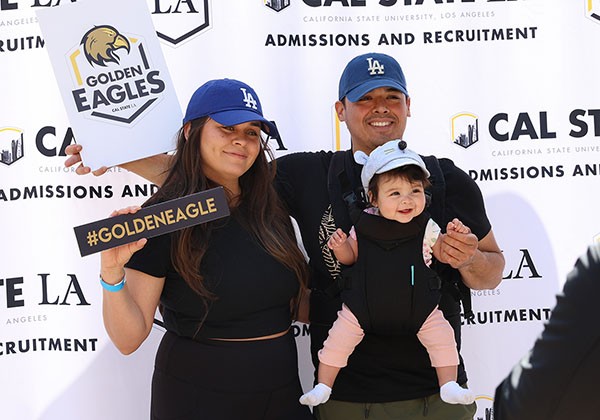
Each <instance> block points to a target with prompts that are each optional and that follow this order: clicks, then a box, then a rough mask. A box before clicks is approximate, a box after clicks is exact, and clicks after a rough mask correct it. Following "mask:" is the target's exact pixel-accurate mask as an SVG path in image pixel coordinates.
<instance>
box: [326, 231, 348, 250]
mask: <svg viewBox="0 0 600 420" xmlns="http://www.w3.org/2000/svg"><path fill="white" fill-rule="evenodd" d="M346 239H348V235H346V234H345V233H344V231H343V230H342V229H340V228H337V229H336V231H335V232H333V235H331V237H330V238H329V240H328V241H327V246H328V247H329V248H330V249H334V248H338V247H340V246H342V245H343V244H344V243H345V242H346Z"/></svg>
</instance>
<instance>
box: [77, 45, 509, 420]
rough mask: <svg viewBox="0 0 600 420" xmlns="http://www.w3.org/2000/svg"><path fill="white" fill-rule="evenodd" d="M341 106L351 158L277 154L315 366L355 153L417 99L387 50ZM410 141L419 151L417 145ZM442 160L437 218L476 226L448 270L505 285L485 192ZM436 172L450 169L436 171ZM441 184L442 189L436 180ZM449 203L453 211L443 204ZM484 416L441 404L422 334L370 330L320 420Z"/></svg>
mask: <svg viewBox="0 0 600 420" xmlns="http://www.w3.org/2000/svg"><path fill="white" fill-rule="evenodd" d="M335 109H336V112H337V114H338V117H339V119H340V121H343V122H345V123H346V126H347V128H348V130H349V132H350V136H351V140H352V150H351V151H347V152H338V153H341V154H343V156H342V155H337V156H341V159H337V158H336V159H337V160H336V161H339V162H341V163H340V164H338V165H337V167H336V168H333V166H332V165H333V164H332V161H333V159H334V153H332V152H324V151H321V152H314V153H311V152H306V153H294V154H290V155H286V156H283V157H281V158H279V159H277V163H276V164H277V179H276V183H277V188H278V191H279V192H280V194H281V196H282V198H283V200H284V201H285V203H286V204H287V206H288V209H289V211H290V214H291V216H292V217H294V219H296V221H297V222H298V226H299V228H300V232H301V234H302V241H303V245H304V247H305V249H306V251H307V254H308V256H309V258H310V265H311V269H312V272H313V278H312V284H311V287H312V289H313V293H312V296H311V305H310V311H311V312H310V320H311V353H312V358H313V363H314V364H315V367H316V366H318V358H317V355H316V352H317V351H318V350H319V349H320V348H321V347H322V344H323V341H324V340H325V338H326V337H327V332H328V330H329V328H330V327H331V325H332V323H333V321H334V320H335V318H336V313H337V311H338V310H339V309H340V307H341V300H340V297H339V289H336V288H335V287H333V285H335V284H336V283H335V282H334V279H335V278H336V276H337V275H338V274H339V272H340V265H339V263H338V262H337V261H336V259H335V257H334V256H333V254H332V253H331V250H330V249H329V248H328V247H327V240H328V239H329V236H330V235H331V234H332V233H333V232H334V231H335V229H336V228H337V227H342V229H344V230H345V231H346V232H347V231H348V229H349V227H350V224H351V221H350V218H349V215H348V210H347V207H346V205H345V202H344V199H343V197H342V195H343V194H344V192H346V185H345V184H349V186H350V189H351V190H352V191H357V189H358V188H359V187H360V185H361V183H360V171H361V166H360V165H358V164H356V163H355V162H354V160H353V158H352V153H353V152H356V151H358V150H361V151H363V152H365V153H366V154H369V153H370V152H371V151H372V150H373V149H374V148H375V147H377V146H379V145H381V144H383V143H385V142H387V141H389V140H393V139H402V136H403V134H404V130H405V128H406V123H407V118H408V117H409V116H410V97H409V96H408V90H407V88H406V81H405V78H404V74H403V72H402V69H401V67H400V65H399V64H398V62H397V61H396V60H395V59H394V58H392V57H390V56H388V55H385V54H377V53H369V54H363V55H360V56H358V57H355V58H354V59H352V60H351V61H350V62H349V63H348V65H347V66H346V68H345V69H344V72H343V73H342V76H341V79H340V85H339V100H338V101H337V102H336V103H335ZM409 146H410V147H411V148H413V149H415V145H414V144H410V145H409ZM80 150H81V149H80V147H79V146H77V145H72V146H69V148H68V149H67V153H68V154H74V156H72V157H70V158H69V159H68V160H67V162H66V165H67V166H71V165H73V164H75V163H77V162H78V161H79V156H78V155H77V153H78V152H79V151H80ZM167 162H168V157H167V155H159V156H154V157H152V158H148V159H144V160H140V161H136V162H130V163H128V164H126V165H124V167H125V168H126V169H128V170H130V171H133V172H135V173H138V174H139V175H141V176H143V177H145V178H147V179H149V180H151V181H153V182H155V183H158V184H160V182H161V180H162V176H163V174H164V168H166V166H167ZM436 162H437V160H436ZM439 167H440V169H441V173H443V182H444V183H445V188H442V191H443V194H442V196H439V197H436V196H435V194H434V198H433V205H432V208H431V209H432V211H431V213H432V216H433V218H434V219H436V216H435V215H434V213H435V214H437V217H438V218H443V219H444V220H436V222H437V223H438V224H439V225H440V226H446V225H447V222H448V221H449V220H451V219H452V218H454V217H458V218H459V219H460V220H461V221H463V222H464V223H465V225H467V226H469V227H470V228H471V231H472V232H473V233H471V234H459V233H456V232H449V233H448V234H447V235H445V237H444V242H443V247H442V253H443V254H445V255H451V256H452V257H453V258H454V259H456V260H457V261H458V262H457V263H455V264H454V265H453V267H448V268H447V272H448V273H449V275H450V276H452V274H453V273H460V278H462V282H463V283H464V284H465V285H466V286H468V287H470V288H472V289H492V288H495V287H496V286H497V285H498V284H499V283H500V281H501V279H502V270H503V268H504V258H503V256H502V253H501V251H500V248H499V247H498V244H497V243H496V240H495V238H494V235H493V232H492V229H491V225H490V223H489V221H488V219H487V216H486V214H485V208H484V204H483V199H482V196H481V192H480V191H479V188H478V187H477V185H476V184H475V182H474V181H473V180H472V179H471V178H470V177H469V176H468V175H467V174H466V173H465V172H463V171H462V170H460V169H458V168H456V167H455V166H454V164H453V163H452V162H451V161H449V160H447V159H440V160H439ZM330 168H332V169H335V171H330ZM428 169H429V168H428ZM104 171H105V170H104V169H102V170H99V171H97V172H96V174H101V173H103V172H104ZM87 172H89V168H85V167H79V168H77V173H87ZM334 172H335V173H334ZM430 172H431V173H432V174H433V173H439V172H440V170H435V171H434V169H433V168H431V170H430ZM338 175H341V176H338ZM344 180H347V181H348V182H347V183H345V182H344ZM440 181H441V180H440V179H438V180H437V183H439V182H440ZM432 183H433V184H434V188H435V187H436V180H432ZM436 201H437V203H436ZM442 208H443V209H445V210H443V211H441V210H440V209H442ZM459 281H460V280H459ZM455 287H456V286H453V285H451V284H450V283H448V286H447V287H445V288H444V290H443V294H442V301H441V303H440V308H441V309H442V310H443V312H444V315H445V316H446V318H447V319H448V320H449V321H450V323H451V324H452V326H453V328H454V330H455V334H456V341H457V343H458V345H459V347H460V322H461V320H460V303H459V301H458V300H457V293H456V289H455ZM466 380H467V378H466V374H465V371H464V367H463V366H462V363H461V367H460V369H459V378H458V382H459V383H460V384H464V383H466ZM474 413H475V404H471V405H469V406H464V405H449V404H446V403H443V402H442V401H441V399H440V398H439V386H438V383H437V378H436V374H435V370H434V369H433V368H432V367H431V364H430V362H429V358H428V355H427V352H426V351H425V349H424V347H423V346H422V345H421V344H420V343H419V342H418V340H417V338H416V336H401V337H398V336H385V337H382V336H373V335H369V334H367V335H366V337H365V339H364V340H363V342H362V343H361V344H360V345H359V346H358V347H357V348H356V349H355V351H354V353H353V355H352V356H351V357H350V359H349V361H348V366H347V367H346V368H344V369H343V370H342V371H341V373H340V375H339V376H338V379H337V381H336V384H335V387H334V389H333V393H332V396H331V399H330V400H329V401H328V402H327V403H326V404H323V405H320V406H318V407H315V414H316V415H317V417H318V418H319V419H320V420H353V419H365V418H369V419H376V420H379V419H382V420H383V419H392V418H394V419H397V418H402V419H421V418H426V419H427V420H437V419H439V420H453V419H457V420H462V419H464V420H471V419H472V418H473V415H474Z"/></svg>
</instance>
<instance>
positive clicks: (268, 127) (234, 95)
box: [183, 79, 279, 137]
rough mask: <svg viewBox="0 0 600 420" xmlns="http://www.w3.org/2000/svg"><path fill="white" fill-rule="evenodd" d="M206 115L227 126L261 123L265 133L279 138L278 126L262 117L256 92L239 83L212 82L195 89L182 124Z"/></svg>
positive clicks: (225, 80) (232, 81)
mask: <svg viewBox="0 0 600 420" xmlns="http://www.w3.org/2000/svg"><path fill="white" fill-rule="evenodd" d="M206 116H208V117H210V118H212V119H213V120H215V121H216V122H218V123H219V124H223V125H227V126H232V125H237V124H242V123H245V122H248V121H260V122H261V125H262V129H263V131H264V132H265V133H267V134H268V135H270V136H271V137H279V132H278V131H277V127H276V126H275V123H273V122H272V121H269V120H267V119H266V118H265V117H263V113H262V106H261V105H260V100H259V99H258V95H257V94H256V92H255V91H254V89H252V88H251V87H250V86H248V85H247V84H246V83H244V82H240V81H239V80H234V79H216V80H210V81H208V82H206V83H204V84H203V85H202V86H200V87H199V88H198V89H196V91H195V92H194V94H193V95H192V98H191V99H190V102H189V103H188V106H187V110H186V112H185V117H184V118H183V124H186V123H187V122H189V121H192V120H195V119H197V118H201V117H206Z"/></svg>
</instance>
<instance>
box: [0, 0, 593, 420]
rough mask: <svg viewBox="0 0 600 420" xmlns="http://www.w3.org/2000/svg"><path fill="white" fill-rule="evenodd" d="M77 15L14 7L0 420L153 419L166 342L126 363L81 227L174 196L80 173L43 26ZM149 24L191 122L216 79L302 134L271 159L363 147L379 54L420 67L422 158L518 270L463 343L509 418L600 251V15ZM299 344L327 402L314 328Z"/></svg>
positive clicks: (273, 12) (353, 5) (188, 7)
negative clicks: (249, 90) (552, 324)
mask: <svg viewBox="0 0 600 420" xmlns="http://www.w3.org/2000/svg"><path fill="white" fill-rule="evenodd" d="M69 3H75V0H71V1H69V0H62V1H60V0H0V98H1V99H0V215H1V217H0V235H1V236H0V238H1V239H0V241H1V242H0V244H1V253H0V375H1V378H2V379H1V380H0V411H1V414H0V417H1V418H3V419H10V420H14V419H19V420H33V419H44V420H50V419H86V420H95V419H98V420H99V419H106V418H110V419H115V420H120V419H123V420H125V419H127V420H130V419H144V418H148V415H149V395H150V379H151V374H152V369H153V358H154V353H155V351H156V347H157V345H158V343H159V341H160V339H161V337H162V334H163V330H162V329H161V328H160V327H158V326H157V327H155V328H154V330H153V331H152V333H151V334H150V337H149V338H148V340H147V341H146V342H145V343H144V344H143V345H142V347H141V348H140V349H139V350H138V351H136V352H135V353H134V354H132V355H130V356H123V355H121V354H120V353H119V352H118V351H117V350H116V349H115V348H114V346H113V345H112V343H111V342H110V340H109V339H108V337H107V335H106V333H105V331H104V327H103V324H102V316H101V287H100V284H99V281H98V272H99V257H98V254H93V255H88V256H85V257H81V256H80V253H79V250H78V246H77V242H76V238H75V235H74V233H73V227H75V226H79V225H83V224H86V223H89V222H91V221H95V220H100V219H103V218H105V217H107V216H108V215H109V214H110V213H111V211H112V210H114V209H117V208H120V207H124V206H129V205H135V204H141V203H142V202H144V201H145V200H146V199H147V198H148V197H149V196H150V195H151V194H152V193H154V192H155V191H156V190H157V187H156V186H155V185H152V184H151V183H149V182H147V181H146V180H144V179H142V178H140V177H138V176H136V175H135V174H132V173H129V172H127V171H125V170H123V169H120V168H118V167H115V168H112V169H110V170H109V172H108V173H107V174H105V175H103V176H101V177H93V176H91V175H90V176H78V175H76V174H75V172H74V170H73V169H68V168H65V167H64V161H65V159H66V156H65V152H64V149H65V147H66V146H67V145H69V144H71V143H73V142H75V141H77V140H78V138H77V132H76V130H74V129H73V127H72V126H71V125H70V123H69V120H68V118H67V112H66V111H65V107H64V105H63V102H62V99H61V94H60V91H59V89H58V84H57V81H56V78H55V76H54V72H53V68H52V66H51V62H50V59H49V55H48V48H47V45H46V40H45V39H44V36H43V35H42V31H41V29H40V25H39V22H38V17H37V14H36V12H37V11H38V10H40V9H42V8H51V7H68V5H69ZM78 3H83V4H85V3H90V5H91V4H92V3H94V4H97V3H102V2H101V1H100V0H78ZM147 8H148V12H149V13H150V15H151V19H152V22H153V24H154V27H155V29H156V33H157V35H158V38H159V40H160V49H161V50H162V53H163V55H164V58H165V61H166V64H167V66H168V69H169V72H170V76H171V79H172V81H173V84H174V88H175V91H176V95H177V101H178V102H179V104H180V106H181V107H185V105H186V104H187V101H188V99H189V98H190V96H191V94H192V93H193V91H194V90H195V89H196V88H197V87H198V86H199V85H201V84H202V83H204V82H205V81H207V80H210V79H214V78H223V77H229V78H235V79H239V80H243V81H245V82H247V83H248V84H250V85H251V86H253V87H254V88H255V89H256V90H257V92H258V93H259V95H260V98H261V101H262V104H263V109H264V112H265V115H266V116H267V117H269V118H270V119H274V120H275V121H276V122H277V126H278V127H279V130H280V132H281V133H282V139H281V141H280V142H275V141H273V143H272V145H271V146H272V147H273V149H275V153H276V155H277V156H282V155H284V154H287V153H292V152H296V151H305V150H321V149H325V150H336V149H345V148H348V147H349V144H350V140H349V136H348V133H347V131H346V127H345V126H344V124H343V123H340V122H339V121H338V120H337V119H336V117H335V113H334V108H333V104H334V102H335V100H336V99H337V86H338V80H339V77H340V75H341V72H342V70H343V68H344V66H345V64H346V63H347V62H348V61H349V60H350V59H351V58H353V57H354V56H356V55H358V54H362V53H367V52H382V53H386V54H390V55H393V56H394V57H395V58H396V59H397V60H398V61H399V62H400V64H401V65H402V67H403V69H404V72H405V74H406V78H407V81H408V90H409V93H410V95H411V117H410V118H409V121H408V128H407V130H406V134H405V140H407V141H408V143H409V145H410V147H411V148H414V149H416V150H417V151H418V152H420V153H421V154H435V155H437V156H438V157H448V158H451V159H453V160H454V161H455V163H456V164H457V165H458V166H460V167H461V168H463V169H464V170H465V171H466V172H467V173H468V174H469V175H470V176H471V177H472V178H473V179H474V180H475V181H476V182H477V183H478V184H479V186H480V188H481V190H482V191H483V194H484V196H485V201H486V206H487V210H488V213H489V216H490V218H491V221H492V224H493V229H494V232H495V235H496V237H497V240H498V242H499V244H500V246H501V248H502V250H503V252H504V255H505V257H506V269H505V272H504V279H503V281H502V283H501V284H500V285H499V286H498V287H497V288H496V289H494V290H486V291H473V292H472V296H473V307H474V311H475V318H474V319H473V320H472V321H468V322H467V321H465V323H464V326H463V336H464V340H463V351H462V354H463V357H464V359H465V362H466V366H467V370H468V373H469V380H470V388H472V389H473V390H474V391H475V393H476V394H477V396H478V397H477V406H478V410H477V414H476V417H475V418H476V419H485V420H491V419H493V412H492V409H491V408H492V403H493V400H492V397H493V393H494V389H495V387H496V385H497V383H498V382H499V381H500V380H501V379H502V378H503V377H504V376H505V375H506V374H507V372H508V370H509V369H510V367H511V366H512V365H513V364H514V363H515V362H516V361H517V360H518V359H519V358H520V357H521V356H522V355H523V354H524V353H525V352H526V351H527V350H528V349H529V348H530V347H531V345H532V344H533V341H534V340H535V337H536V336H537V334H539V332H540V331H541V329H542V327H543V323H544V321H545V320H546V319H547V318H548V316H549V313H550V310H551V309H552V307H553V306H554V304H555V295H556V293H557V292H558V291H559V290H560V288H561V287H562V284H563V282H564V280H565V276H566V274H567V273H568V271H569V270H570V268H571V267H572V266H573V263H574V262H575V260H576V258H577V257H578V256H579V255H580V254H582V253H583V252H584V251H585V249H586V248H587V246H588V245H590V244H591V243H593V242H595V241H598V240H599V237H600V220H599V218H598V216H597V214H598V203H599V199H598V198H597V191H598V179H599V177H600V139H599V137H600V88H599V85H598V78H597V75H598V74H599V72H600V58H599V56H598V54H597V45H598V41H599V40H600V1H596V0H571V1H564V0H279V1H278V0H218V1H217V0H187V1H186V0H147ZM120 12H121V11H120V10H119V8H113V9H112V13H115V14H118V13H120ZM71 23H72V22H56V25H59V27H60V25H63V26H64V27H68V25H70V24H71ZM96 24H97V25H102V24H103V22H97V23H96ZM123 30H124V31H125V32H127V31H126V29H125V28H124V29H123ZM78 42H79V40H78ZM74 47H77V45H74ZM112 76H113V77H111V75H110V73H109V71H108V70H107V74H106V75H104V76H103V77H102V78H100V77H99V78H98V83H99V84H100V85H102V86H101V88H109V87H110V84H112V83H119V80H116V79H118V77H117V76H118V75H116V74H113V75H112ZM129 76H131V77H133V75H129ZM124 77H128V76H127V74H124ZM117 106H118V104H115V107H117ZM175 108H176V107H175ZM113 112H116V111H113ZM173 112H174V113H175V112H180V110H178V109H177V110H175V109H174V110H173ZM166 114H168V111H165V117H164V118H165V121H166V120H168V119H169V116H168V115H166ZM81 141H83V139H82V140H81ZM107 142H109V141H108V139H107ZM294 333H295V334H296V337H297V343H298V346H299V350H300V354H299V357H300V375H301V379H302V381H303V384H304V386H305V388H307V387H308V386H310V384H311V380H312V374H313V371H312V366H311V363H310V360H309V354H308V340H309V332H308V328H307V326H306V325H304V324H297V325H294ZM267 368H268V367H267Z"/></svg>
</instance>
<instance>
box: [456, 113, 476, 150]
mask: <svg viewBox="0 0 600 420" xmlns="http://www.w3.org/2000/svg"><path fill="white" fill-rule="evenodd" d="M450 121H451V126H452V127H451V129H452V141H453V142H454V144H457V145H459V146H461V147H464V148H465V149H466V148H467V147H471V146H472V145H473V144H475V143H477V141H479V118H478V117H477V115H475V114H472V113H470V112H461V113H459V114H456V115H454V116H453V117H452V118H451V119H450Z"/></svg>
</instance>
